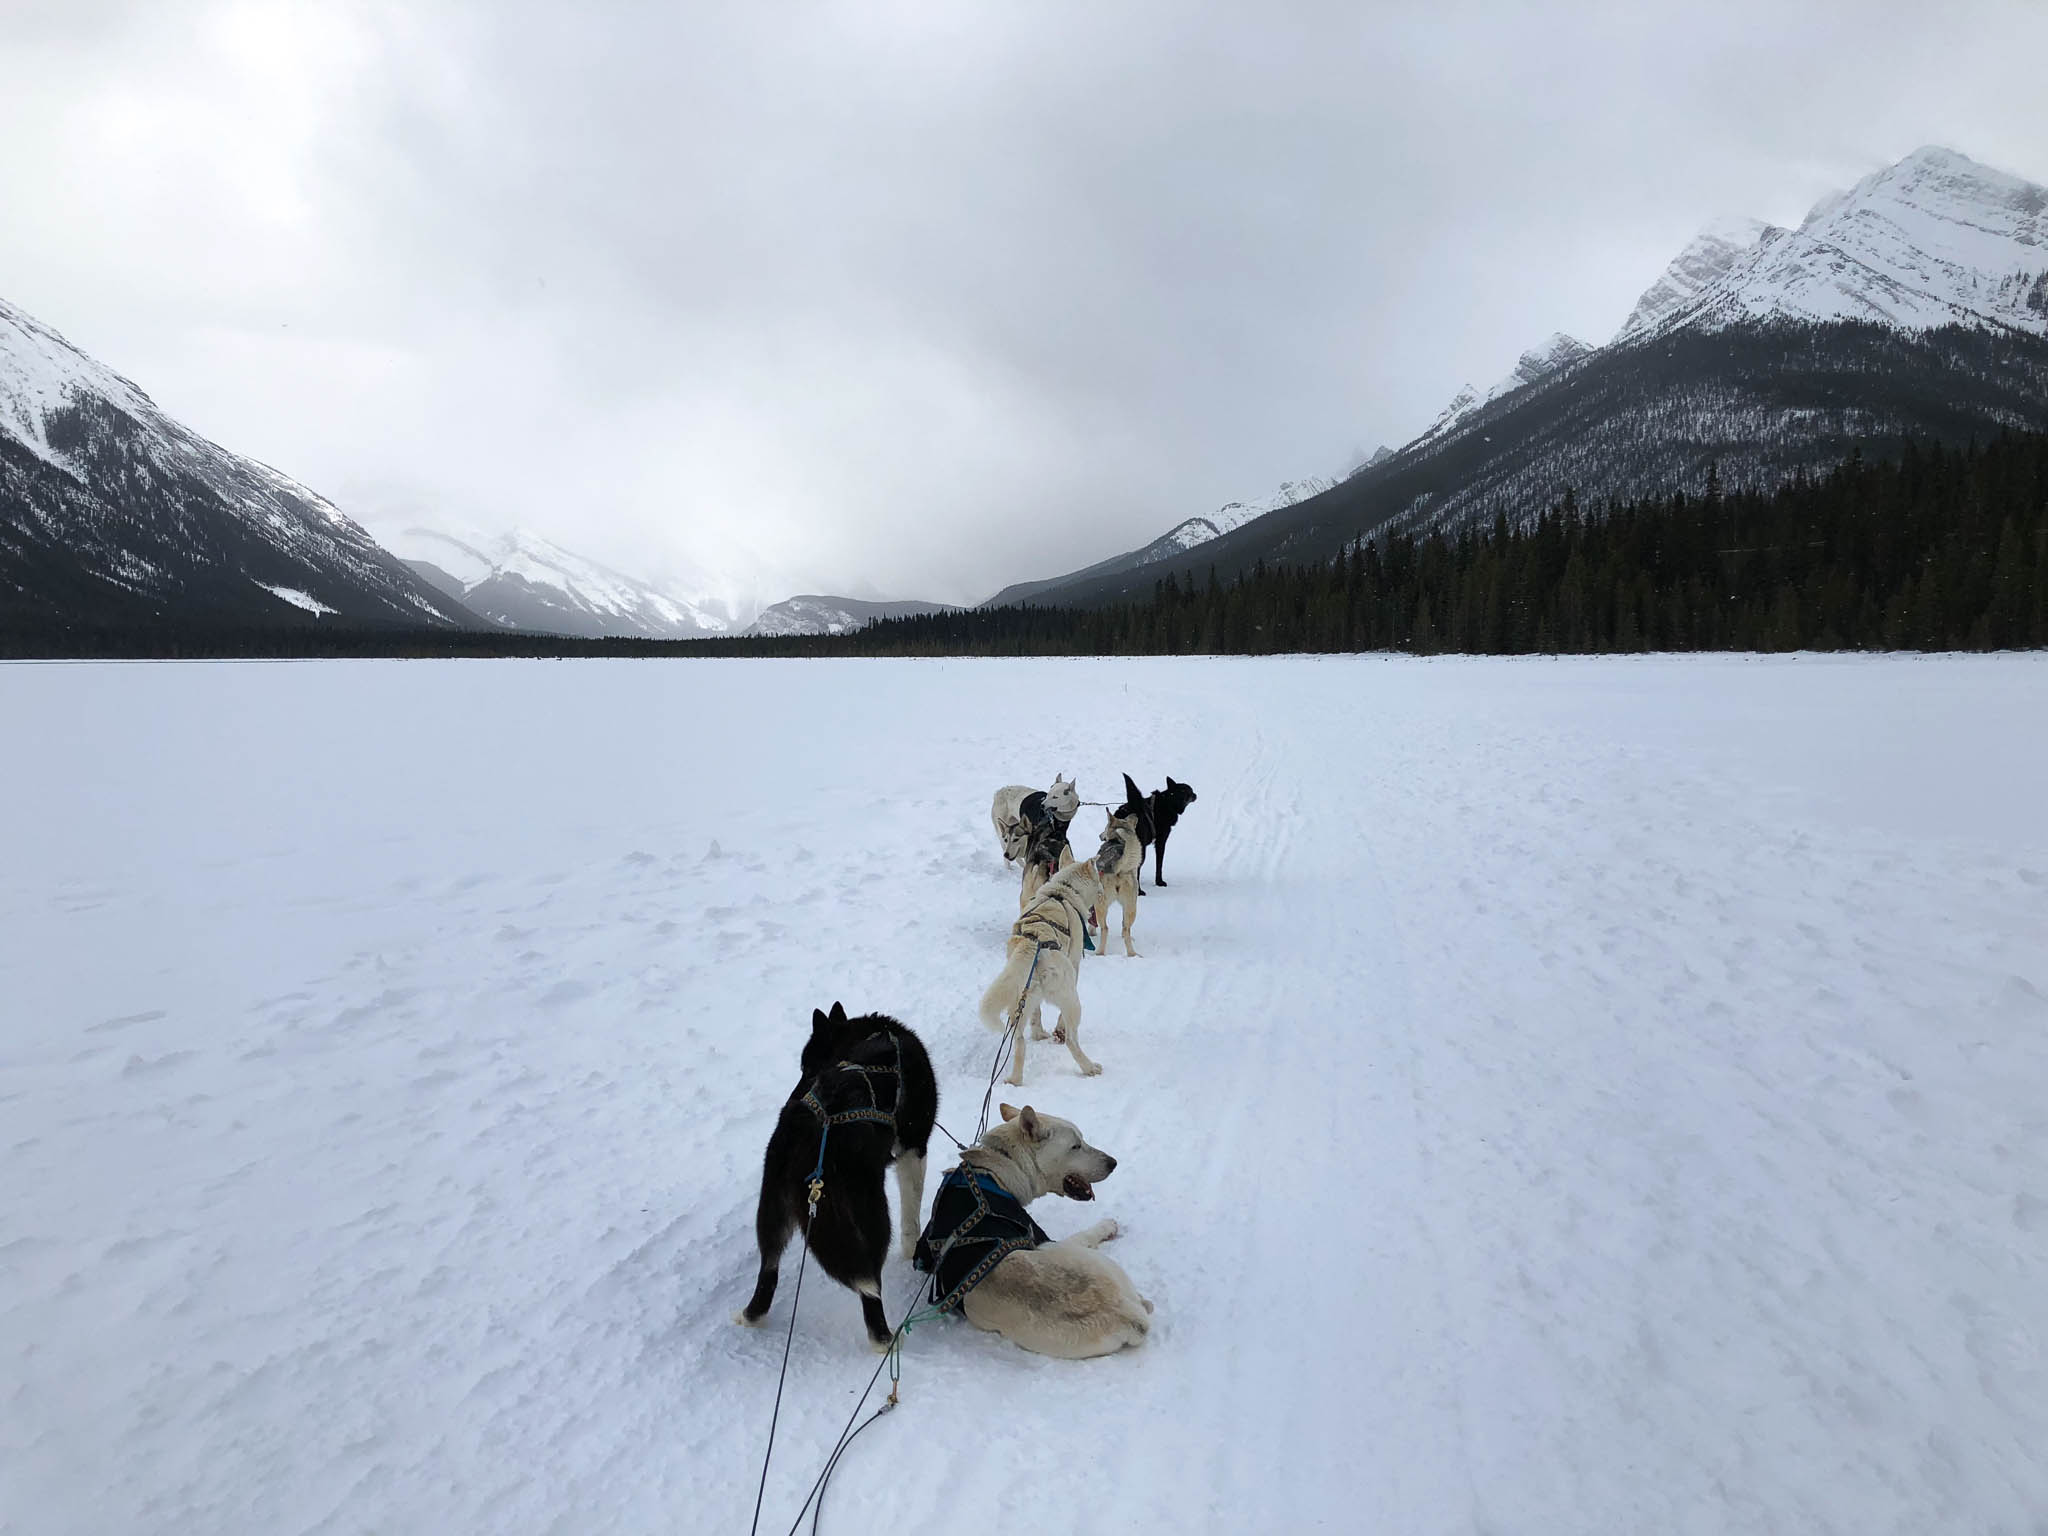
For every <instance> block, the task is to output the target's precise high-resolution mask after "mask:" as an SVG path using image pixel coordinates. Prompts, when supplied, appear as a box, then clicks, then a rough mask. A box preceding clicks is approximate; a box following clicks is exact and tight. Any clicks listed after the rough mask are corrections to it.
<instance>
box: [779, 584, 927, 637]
mask: <svg viewBox="0 0 2048 1536" xmlns="http://www.w3.org/2000/svg"><path fill="white" fill-rule="evenodd" d="M953 611H954V608H953V605H952V604H951V603H920V602H900V603H871V602H868V601H866V600H864V599H862V598H858V597H819V596H816V595H814V594H809V593H806V594H805V595H803V596H801V597H789V598H784V599H783V600H782V601H781V602H779V603H771V604H769V605H768V606H767V607H766V608H763V609H762V610H761V612H760V613H759V615H757V616H756V617H755V619H754V622H753V623H752V624H750V625H748V626H747V628H746V630H745V633H746V634H749V635H845V634H851V633H852V632H853V631H854V630H856V629H866V628H867V627H868V625H870V624H873V623H876V622H878V621H879V620H882V619H907V618H911V617H913V616H915V615H917V614H921V613H951V612H953Z"/></svg>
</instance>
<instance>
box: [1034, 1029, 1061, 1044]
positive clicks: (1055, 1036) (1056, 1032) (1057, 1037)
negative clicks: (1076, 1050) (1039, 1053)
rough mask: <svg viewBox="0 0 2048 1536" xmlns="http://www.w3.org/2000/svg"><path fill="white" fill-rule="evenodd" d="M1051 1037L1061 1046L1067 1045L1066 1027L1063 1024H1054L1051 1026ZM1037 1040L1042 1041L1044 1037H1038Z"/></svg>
mask: <svg viewBox="0 0 2048 1536" xmlns="http://www.w3.org/2000/svg"><path fill="white" fill-rule="evenodd" d="M1052 1037H1053V1039H1055V1040H1057V1041H1058V1042H1059V1043H1060V1044H1061V1045H1065V1044H1066V1043H1067V1026H1066V1025H1064V1024H1055V1025H1054V1026H1053V1031H1052ZM1038 1038H1039V1039H1041V1040H1043V1039H1044V1038H1045V1036H1043V1035H1040V1036H1039V1037H1038Z"/></svg>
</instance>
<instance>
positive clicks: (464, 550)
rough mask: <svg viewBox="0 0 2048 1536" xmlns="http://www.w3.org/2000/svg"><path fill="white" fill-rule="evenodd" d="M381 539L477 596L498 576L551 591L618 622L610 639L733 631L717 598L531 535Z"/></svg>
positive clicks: (421, 532)
mask: <svg viewBox="0 0 2048 1536" xmlns="http://www.w3.org/2000/svg"><path fill="white" fill-rule="evenodd" d="M382 538H383V542H384V544H385V547H386V548H388V549H390V550H391V551H392V552H393V553H394V554H397V555H398V556H399V557H400V558H402V559H407V560H426V561H430V562H432V563H433V564H434V565H437V566H439V567H440V568H441V569H442V570H444V571H446V572H447V573H448V574H449V575H451V576H453V577H454V578H455V579H456V580H458V581H460V582H461V583H462V584H463V586H464V588H465V589H466V590H467V591H468V592H471V593H474V592H475V591H476V589H477V588H478V587H481V586H483V585H484V583H486V582H489V581H492V580H493V579H495V578H498V577H509V578H512V579H514V580H515V581H517V582H521V583H525V584H526V585H529V586H533V587H540V588H544V589H547V590H549V591H552V592H554V593H555V594H557V596H558V601H559V602H561V603H562V604H563V605H564V606H565V607H566V608H568V609H569V610H571V611H576V612H581V613H584V614H588V615H595V616H598V617H599V618H600V619H602V620H606V621H611V622H610V623H609V624H608V626H605V627H606V632H607V633H621V634H650V635H695V634H707V633H709V634H715V633H721V632H723V631H725V630H727V629H729V628H731V627H732V625H731V621H730V620H729V619H728V618H727V617H726V616H725V615H724V614H723V613H722V612H721V611H719V605H718V604H717V602H716V601H715V600H713V599H710V598H707V597H694V598H693V597H684V596H680V595H678V594H676V593H672V592H668V591H664V590H663V589H662V588H660V587H658V586H655V585H654V584H652V583H650V582H645V581H640V580H638V579H637V578H635V577H632V576H627V575H624V574H622V573H620V572H618V571H615V570H613V569H611V567H609V566H606V565H601V564H599V563H598V562H597V561H595V560H592V559H590V558H589V557H587V556H585V555H579V554H577V553H575V552H574V551H572V550H568V549H565V548H563V547H562V546H561V545H559V544H557V543H554V542H553V541H552V540H549V539H546V538H543V537H542V536H541V535H539V534H537V533H534V532H532V531H531V530H529V529H525V528H514V529H512V530H510V531H509V532H506V533H499V534H491V533H484V532H481V531H478V530H474V529H465V530H462V531H460V532H457V533H448V532H444V531H442V530H439V529H433V528H421V527H409V528H404V529H397V530H392V531H390V532H388V533H385V534H384V535H382Z"/></svg>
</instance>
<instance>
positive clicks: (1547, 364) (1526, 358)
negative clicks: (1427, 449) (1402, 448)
mask: <svg viewBox="0 0 2048 1536" xmlns="http://www.w3.org/2000/svg"><path fill="white" fill-rule="evenodd" d="M1592 351H1593V349H1592V348H1591V347H1589V346H1587V345H1586V343H1584V342H1583V341H1580V340H1579V339H1578V338H1577V337H1576V336H1567V335H1566V334H1565V333H1564V332H1563V331H1554V332H1552V333H1551V336H1550V339H1549V340H1548V341H1546V342H1544V343H1543V345H1542V346H1540V347H1531V348H1530V349H1529V350H1528V351H1526V352H1524V353H1523V354H1522V355H1521V356H1520V357H1519V358H1517V359H1516V360H1515V366H1514V367H1513V368H1512V369H1511V370H1509V372H1508V376H1507V377H1506V378H1504V379H1502V380H1501V381H1500V382H1499V383H1498V384H1495V385H1494V386H1493V388H1491V389H1489V390H1487V391H1486V393H1485V394H1481V393H1480V392H1479V391H1478V390H1477V389H1475V388H1473V387H1472V386H1471V385H1470V384H1467V385H1466V386H1465V387H1464V388H1463V389H1461V390H1459V391H1458V392H1457V394H1455V395H1453V396H1452V397H1451V403H1450V404H1449V405H1447V406H1445V407H1444V408H1443V413H1442V414H1441V415H1439V416H1438V417H1437V419H1436V420H1435V421H1433V422H1431V423H1430V425H1429V427H1428V429H1427V430H1426V431H1424V432H1423V434H1422V436H1421V437H1419V438H1417V439H1416V441H1417V442H1424V441H1427V440H1428V439H1430V438H1433V437H1438V436H1440V435H1442V434H1443V433H1445V432H1448V431H1450V430H1451V428H1453V427H1455V426H1457V425H1458V424H1459V423H1460V422H1462V421H1464V420H1465V419H1466V418H1467V417H1469V416H1471V415H1472V414H1473V412H1475V411H1477V410H1478V409H1479V408H1480V407H1481V406H1486V405H1491V404H1492V403H1493V402H1494V401H1496V400H1499V399H1502V398H1504V397H1506V396H1508V395H1511V394H1513V393H1514V392H1515V391H1516V390H1518V389H1522V388H1525V387H1527V386H1528V385H1531V384H1534V383H1535V382H1537V380H1539V379H1547V378H1549V377H1550V376H1551V375H1552V374H1553V373H1556V372H1557V371H1558V370H1559V369H1561V368H1568V367H1570V366H1571V365H1572V364H1573V363H1575V362H1577V361H1578V360H1579V359H1580V358H1582V357H1586V356H1589V355H1590V354H1591V353H1592ZM1391 457H1393V455H1392V454H1391V453H1390V452H1388V451H1387V450H1385V449H1382V450H1381V451H1380V455H1378V456H1375V457H1374V459H1373V461H1372V462H1373V463H1375V464H1377V463H1379V462H1381V459H1382V458H1391Z"/></svg>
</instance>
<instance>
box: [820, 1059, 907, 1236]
mask: <svg viewBox="0 0 2048 1536" xmlns="http://www.w3.org/2000/svg"><path fill="white" fill-rule="evenodd" d="M875 1038H876V1036H874V1035H870V1036H868V1040H872V1039H875ZM887 1038H888V1041H889V1047H890V1050H889V1057H890V1059H889V1061H888V1062H887V1063H886V1064H884V1063H875V1064H870V1063H868V1062H864V1061H835V1062H834V1063H832V1065H831V1066H829V1067H827V1068H825V1070H824V1071H822V1072H820V1073H819V1074H818V1075H817V1077H816V1078H815V1079H814V1080H813V1081H812V1083H811V1085H810V1087H808V1088H806V1089H805V1090H804V1092H803V1096H802V1097H801V1098H799V1099H798V1100H797V1102H798V1103H799V1104H801V1105H803V1107H804V1108H805V1109H808V1110H809V1111H810V1112H811V1113H812V1114H814V1115H816V1116H817V1117H818V1166H817V1167H816V1168H815V1169H813V1170H812V1172H811V1182H812V1185H813V1189H814V1191H815V1190H816V1188H817V1187H818V1183H819V1181H820V1180H821V1179H823V1178H824V1176H825V1143H826V1142H827V1141H828V1140H829V1139H830V1138H831V1135H832V1127H833V1126H835V1125H849V1124H868V1125H886V1126H887V1127H889V1133H890V1134H891V1135H892V1136H893V1135H894V1134H895V1133H896V1111H897V1110H899V1109H901V1108H902V1107H903V1042H902V1041H900V1040H898V1039H897V1038H896V1036H895V1035H893V1034H890V1035H888V1036H887ZM861 1044H862V1045H865V1044H867V1040H863V1041H862V1042H861ZM855 1049H856V1050H857V1049H859V1047H858V1046H856V1047H855ZM846 1072H850V1073H853V1074H854V1076H853V1077H851V1078H846V1077H841V1078H839V1081H840V1082H841V1083H847V1084H852V1083H858V1084H859V1085H860V1086H861V1087H862V1088H863V1089H865V1090H866V1093H867V1102H866V1103H864V1104H862V1103H854V1104H849V1105H847V1106H846V1107H845V1108H843V1109H827V1108H826V1107H825V1101H824V1100H823V1099H821V1098H819V1097H818V1090H819V1089H820V1088H821V1087H823V1086H824V1084H825V1079H826V1078H827V1077H828V1076H832V1075H835V1074H838V1073H846ZM878 1079H886V1080H887V1082H888V1085H889V1103H888V1107H887V1108H884V1107H883V1104H882V1094H881V1089H880V1088H879V1087H878V1086H877V1080H878ZM833 1097H834V1098H837V1097H839V1095H837V1094H834V1095H833ZM811 1199H812V1202H813V1203H814V1204H815V1203H816V1200H817V1194H816V1193H815V1192H814V1193H813V1194H812V1196H811Z"/></svg>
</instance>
